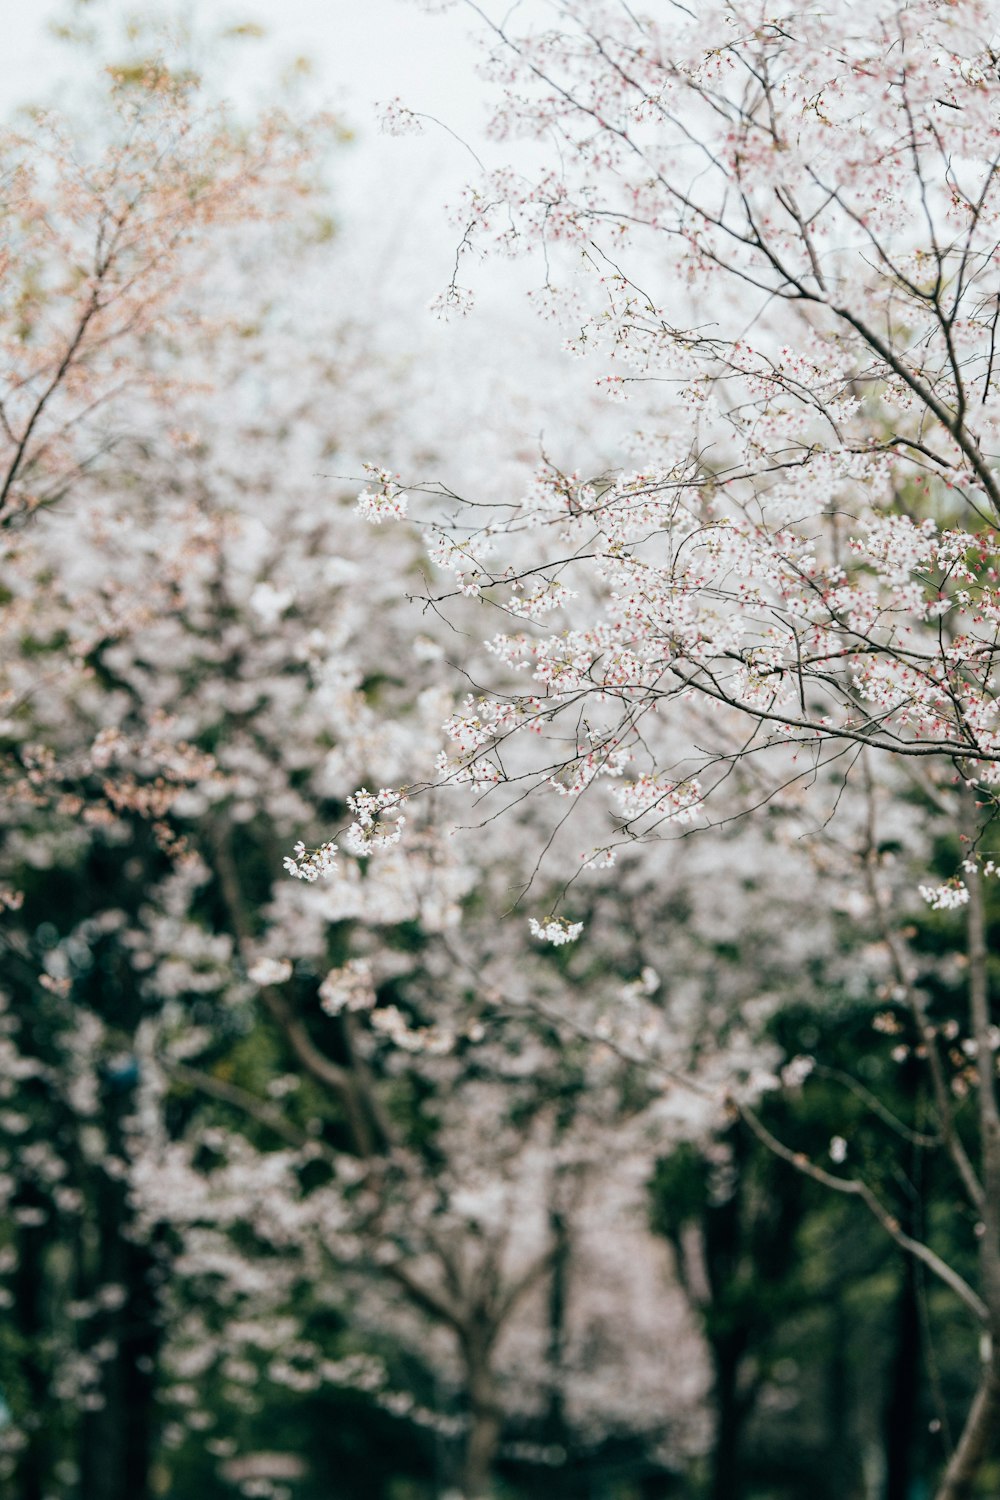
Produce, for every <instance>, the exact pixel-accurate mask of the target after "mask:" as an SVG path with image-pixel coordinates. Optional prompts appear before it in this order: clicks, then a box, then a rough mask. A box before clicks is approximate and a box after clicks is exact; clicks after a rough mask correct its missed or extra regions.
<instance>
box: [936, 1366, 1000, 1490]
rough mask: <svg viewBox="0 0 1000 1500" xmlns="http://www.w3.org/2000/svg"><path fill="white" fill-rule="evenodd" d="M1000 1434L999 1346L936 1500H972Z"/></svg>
mask: <svg viewBox="0 0 1000 1500" xmlns="http://www.w3.org/2000/svg"><path fill="white" fill-rule="evenodd" d="M998 1430H1000V1352H998V1350H997V1347H996V1345H994V1348H993V1351H992V1353H991V1355H990V1358H989V1361H988V1362H987V1363H986V1364H985V1365H984V1366H983V1372H982V1375H981V1377H980V1381H979V1389H978V1390H977V1391H976V1396H975V1400H974V1401H973V1403H972V1409H971V1410H970V1412H969V1415H968V1418H967V1419H966V1423H965V1426H964V1428H963V1429H962V1435H961V1437H960V1438H959V1440H958V1446H957V1447H956V1449H955V1451H954V1453H953V1454H952V1456H951V1461H950V1462H949V1464H948V1467H947V1469H946V1470H945V1472H944V1478H943V1479H942V1480H941V1483H940V1485H939V1486H938V1490H937V1493H936V1495H935V1497H934V1500H972V1496H973V1495H974V1494H975V1484H976V1479H977V1476H978V1474H979V1470H980V1468H981V1467H982V1465H983V1463H984V1462H985V1460H986V1458H987V1457H988V1455H989V1451H990V1448H991V1447H992V1445H993V1441H994V1439H995V1437H996V1434H997V1432H998Z"/></svg>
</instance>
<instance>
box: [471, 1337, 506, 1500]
mask: <svg viewBox="0 0 1000 1500" xmlns="http://www.w3.org/2000/svg"><path fill="white" fill-rule="evenodd" d="M491 1345H492V1339H491V1338H490V1337H489V1335H488V1334H486V1333H484V1332H483V1331H482V1330H480V1329H478V1328H472V1329H469V1330H468V1331H467V1332H466V1333H465V1334H464V1335H463V1337H462V1352H463V1355H464V1356H465V1367H466V1374H467V1381H468V1397H469V1430H468V1433H467V1436H466V1440H465V1452H464V1454H463V1460H462V1495H463V1497H464V1500H489V1497H490V1496H491V1495H492V1493H493V1465H494V1463H495V1462H496V1456H497V1450H498V1448H499V1447H500V1428H501V1422H500V1408H499V1405H498V1402H497V1392H496V1382H495V1381H494V1378H493V1371H492V1369H491V1361H490V1354H491Z"/></svg>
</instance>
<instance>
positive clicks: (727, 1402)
mask: <svg viewBox="0 0 1000 1500" xmlns="http://www.w3.org/2000/svg"><path fill="white" fill-rule="evenodd" d="M712 1357H713V1361H714V1364H715V1438H714V1441H713V1444H712V1458H711V1466H712V1468H711V1472H712V1478H711V1489H710V1491H709V1493H710V1495H711V1500H739V1497H740V1495H741V1494H742V1493H743V1484H742V1481H741V1477H740V1440H741V1438H742V1436H743V1422H744V1418H745V1416H746V1403H745V1402H744V1401H743V1400H741V1398H740V1393H739V1373H740V1365H741V1362H742V1349H741V1348H740V1347H737V1345H736V1344H735V1343H734V1342H733V1341H732V1340H723V1339H719V1340H715V1341H713V1346H712Z"/></svg>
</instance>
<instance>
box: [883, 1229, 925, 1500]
mask: <svg viewBox="0 0 1000 1500" xmlns="http://www.w3.org/2000/svg"><path fill="white" fill-rule="evenodd" d="M916 1272H917V1268H916V1263H915V1262H914V1260H913V1259H912V1257H911V1256H906V1257H905V1258H904V1260H903V1282H902V1286H901V1287H900V1289H899V1298H898V1300H897V1303H896V1339H895V1344H896V1347H895V1350H894V1351H893V1360H892V1369H891V1372H890V1377H889V1381H890V1383H889V1394H888V1399H887V1401H886V1404H885V1500H910V1479H911V1475H912V1472H913V1447H914V1438H915V1436H916V1431H917V1399H918V1396H919V1390H920V1308H919V1305H918V1303H917V1275H916Z"/></svg>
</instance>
